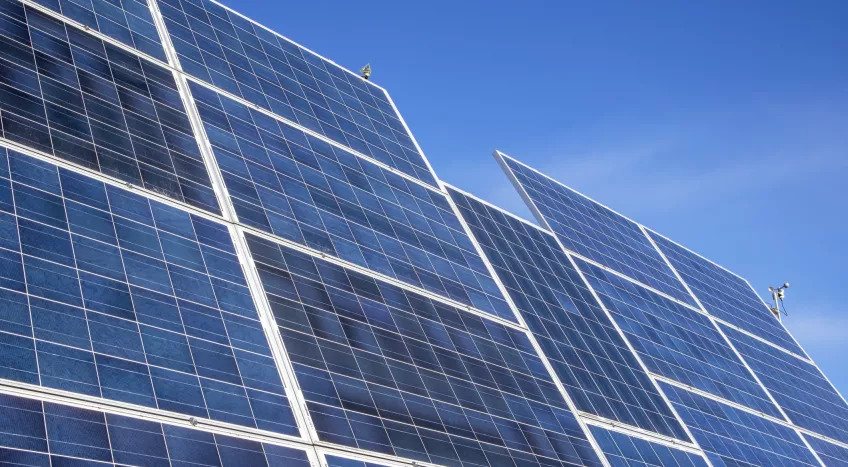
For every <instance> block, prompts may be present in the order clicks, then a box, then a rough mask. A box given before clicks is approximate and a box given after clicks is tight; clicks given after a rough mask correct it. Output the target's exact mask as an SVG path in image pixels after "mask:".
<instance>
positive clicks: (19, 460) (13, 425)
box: [0, 394, 310, 467]
mask: <svg viewBox="0 0 848 467" xmlns="http://www.w3.org/2000/svg"><path fill="white" fill-rule="evenodd" d="M0 463H2V464H3V465H9V466H12V465H15V466H33V467H48V466H54V467H83V466H91V467H95V466H98V465H116V464H117V465H126V466H129V465H133V466H144V467H177V466H188V465H193V466H218V467H284V466H285V467H309V466H310V463H309V460H308V458H307V456H306V452H304V451H302V450H298V449H294V448H289V447H283V446H277V445H274V444H269V443H259V442H256V441H250V440H247V439H241V438H234V437H231V436H225V435H220V434H212V433H208V432H204V431H199V430H194V429H190V428H183V427H179V426H174V425H167V424H162V423H157V422H152V421H147V420H141V419H138V418H131V417H127V416H122V415H115V414H110V413H104V412H100V411H94V410H88V409H82V408H77V407H71V406H67V405H60V404H55V403H51V402H42V401H38V400H34V399H25V398H22V397H16V396H10V395H5V394H0Z"/></svg>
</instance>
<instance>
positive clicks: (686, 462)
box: [591, 426, 707, 467]
mask: <svg viewBox="0 0 848 467" xmlns="http://www.w3.org/2000/svg"><path fill="white" fill-rule="evenodd" d="M591 429H592V435H593V436H594V437H595V439H596V440H597V441H598V445H599V446H600V447H601V450H602V451H603V452H604V455H605V456H606V458H607V460H609V462H610V464H611V465H613V466H615V467H707V463H706V461H704V458H703V457H702V456H701V455H700V454H693V453H691V452H689V451H684V450H682V449H676V448H672V447H668V446H666V445H664V444H658V443H652V442H650V441H647V440H644V439H642V438H635V437H633V436H627V435H625V434H623V433H619V432H617V431H611V430H607V429H604V428H601V427H598V426H593V427H591Z"/></svg>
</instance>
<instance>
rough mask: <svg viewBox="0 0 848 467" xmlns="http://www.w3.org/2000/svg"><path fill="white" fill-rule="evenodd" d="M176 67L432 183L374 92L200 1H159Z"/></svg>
mask: <svg viewBox="0 0 848 467" xmlns="http://www.w3.org/2000/svg"><path fill="white" fill-rule="evenodd" d="M159 7H160V9H161V10H162V15H163V16H164V17H165V23H166V25H167V27H168V33H169V34H170V35H171V40H172V41H173V43H174V48H175V49H176V51H177V55H179V58H180V66H181V67H182V69H183V70H184V71H185V72H186V73H188V74H190V75H192V76H195V77H197V78H198V79H200V80H202V81H205V82H207V83H210V84H213V85H215V86H217V87H218V88H221V89H223V90H225V91H228V92H230V93H232V94H235V95H237V96H239V97H242V98H244V99H245V100H247V101H249V102H251V103H253V104H255V105H258V106H259V107H262V108H264V109H267V110H270V111H272V112H274V113H275V114H277V115H279V116H281V117H284V118H286V119H289V120H291V121H294V122H297V123H299V124H301V125H303V126H304V127H306V128H309V129H310V130H312V131H315V132H316V133H319V134H322V135H324V136H326V137H328V138H330V139H331V140H333V141H336V142H338V143H340V144H343V145H345V146H347V147H349V148H352V149H354V150H355V151H358V152H360V153H362V154H365V155H367V156H370V157H373V158H374V159H377V160H379V161H380V162H383V163H384V164H387V165H389V166H391V167H393V168H395V169H398V170H400V171H401V172H403V173H405V174H408V175H411V176H413V177H415V178H418V179H419V180H422V181H424V182H426V183H429V184H430V185H433V186H436V179H435V177H434V176H433V173H432V172H431V171H430V170H429V169H428V168H427V164H426V162H425V161H424V158H423V157H422V156H421V154H419V153H418V150H417V149H416V148H415V144H414V143H413V141H412V139H411V138H410V137H409V135H408V134H407V132H406V129H405V128H404V127H403V124H402V123H401V121H400V119H399V118H398V115H397V113H396V112H395V110H394V108H393V107H392V105H391V104H390V103H389V100H388V97H387V96H386V94H385V92H383V90H381V89H380V88H378V87H376V86H374V85H372V84H370V83H368V82H366V81H364V80H362V79H360V78H358V77H356V76H354V75H352V74H350V73H348V72H346V71H344V70H342V69H341V68H339V67H338V66H337V65H335V64H333V63H330V62H328V61H326V60H324V59H322V58H319V57H317V56H316V55H314V54H312V53H311V52H308V51H306V50H304V49H302V48H301V47H298V46H297V45H294V44H293V43H291V42H289V41H287V40H286V39H283V38H282V37H280V36H277V35H276V34H274V33H271V32H269V31H268V30H266V29H264V28H262V27H260V26H259V25H256V24H254V23H252V22H250V21H248V20H245V19H244V18H242V17H240V16H238V15H236V14H234V13H232V12H230V11H229V10H227V9H226V8H223V7H221V6H220V5H218V4H216V3H214V2H210V1H208V0H160V1H159Z"/></svg>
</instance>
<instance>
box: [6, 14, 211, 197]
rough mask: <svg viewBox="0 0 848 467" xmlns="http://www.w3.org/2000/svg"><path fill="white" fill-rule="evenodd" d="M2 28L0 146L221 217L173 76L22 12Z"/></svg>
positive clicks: (9, 16)
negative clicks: (18, 147) (0, 140)
mask: <svg viewBox="0 0 848 467" xmlns="http://www.w3.org/2000/svg"><path fill="white" fill-rule="evenodd" d="M131 1H134V0H127V2H131ZM98 3H106V2H102V1H101V2H98ZM0 23H2V24H0V27H2V28H3V30H4V31H6V30H8V31H13V32H14V33H12V34H4V35H3V36H2V38H0V41H2V45H0V75H2V76H4V77H5V79H3V81H2V83H0V91H2V92H0V110H2V113H0V120H2V135H3V137H5V138H7V139H9V140H12V141H14V142H16V143H19V144H22V145H24V146H27V147H31V148H33V149H36V150H38V151H42V152H45V153H48V154H52V155H54V156H56V157H58V158H60V159H63V160H65V161H68V162H71V163H74V164H77V165H80V166H83V167H85V168H87V169H90V170H96V171H99V172H101V173H103V174H105V175H109V176H112V177H116V178H118V179H120V180H122V181H125V182H128V183H132V184H134V185H138V186H141V187H144V188H146V189H148V190H151V191H154V192H156V193H159V194H162V195H165V196H168V197H170V198H173V199H175V200H178V201H182V202H186V203H188V204H191V205H193V206H196V207H199V208H202V209H207V210H210V211H212V212H215V213H220V209H219V208H218V202H217V200H216V198H215V194H214V192H213V191H212V185H211V183H210V181H209V174H208V173H207V172H206V166H205V165H204V163H203V159H202V157H201V155H200V149H199V147H198V146H197V142H196V139H195V137H194V133H192V129H191V125H190V124H189V120H188V117H187V116H186V114H185V111H184V109H183V106H182V100H181V98H180V95H179V93H178V92H177V88H176V85H175V83H174V77H173V74H172V73H171V71H169V70H167V69H166V68H162V67H159V66H158V65H154V64H153V62H150V61H147V60H144V59H140V58H139V57H138V56H136V55H133V54H131V53H129V52H126V51H124V50H122V49H120V48H118V47H116V46H113V45H110V44H108V43H105V42H103V41H100V40H99V39H96V38H94V37H93V36H90V35H88V34H87V33H85V32H82V31H80V30H77V29H75V28H73V27H71V26H67V27H66V26H65V24H64V23H61V22H59V21H57V20H55V19H53V18H51V17H48V16H46V15H44V14H42V13H40V12H38V11H36V10H35V9H33V8H31V7H24V6H23V4H21V3H19V2H13V1H6V2H2V4H0Z"/></svg>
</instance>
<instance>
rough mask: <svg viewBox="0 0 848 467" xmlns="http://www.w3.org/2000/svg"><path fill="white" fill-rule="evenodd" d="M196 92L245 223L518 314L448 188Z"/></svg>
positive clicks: (481, 305)
mask: <svg viewBox="0 0 848 467" xmlns="http://www.w3.org/2000/svg"><path fill="white" fill-rule="evenodd" d="M191 90H192V94H193V95H194V98H195V101H197V102H198V104H197V105H198V109H199V111H200V115H201V119H202V120H203V123H204V127H205V128H206V133H207V135H208V137H209V140H210V142H211V143H212V148H213V152H214V153H215V158H216V159H217V161H218V165H219V167H221V170H222V171H223V175H224V181H225V183H226V185H227V189H228V191H229V193H230V196H231V198H232V200H233V204H234V206H235V208H236V213H237V215H238V217H239V220H240V221H241V222H242V223H244V224H246V225H250V226H253V227H256V228H259V229H261V230H264V231H266V232H269V233H272V234H275V235H277V236H280V237H283V238H285V239H287V240H291V241H294V242H298V243H302V244H304V245H306V246H309V247H310V248H313V249H316V250H319V251H321V252H324V253H327V254H329V255H332V256H336V257H338V258H341V259H344V260H347V261H350V262H352V263H354V264H357V265H359V266H363V267H366V268H368V269H371V270H373V271H376V272H379V273H382V274H385V275H387V276H390V277H394V278H396V279H399V280H401V281H404V282H407V283H410V284H412V285H415V286H418V287H421V288H423V289H426V290H428V291H431V292H434V293H437V294H440V295H442V296H445V297H449V298H451V299H454V300H456V301H459V302H461V303H464V304H468V305H472V306H474V307H475V308H477V309H480V310H483V311H487V312H489V313H493V314H496V315H498V316H500V317H502V318H506V319H509V320H513V321H514V320H515V316H514V315H513V313H512V311H511V310H510V308H509V306H507V304H506V302H505V301H504V300H503V298H502V297H501V295H500V291H499V290H498V288H497V285H495V282H494V281H493V280H492V278H491V276H490V275H489V272H488V271H487V269H486V266H485V265H484V264H483V261H482V260H481V259H480V256H479V255H478V254H477V250H476V249H475V248H474V245H473V244H472V243H471V241H470V240H469V239H468V235H467V234H466V233H465V230H464V229H463V227H462V225H461V224H460V223H459V220H458V219H457V217H456V215H455V214H454V212H453V210H452V209H451V206H450V205H449V204H448V201H447V198H446V197H445V195H444V194H443V193H441V192H437V191H434V190H429V189H427V188H424V187H423V186H421V185H418V184H416V183H414V182H411V181H409V180H407V179H405V178H403V177H401V176H399V175H397V174H395V173H392V172H390V171H388V170H384V169H382V168H380V167H379V166H378V165H376V164H372V163H370V162H368V161H366V160H365V159H362V158H360V157H357V156H355V155H354V154H353V153H350V152H347V151H344V150H341V149H338V148H336V147H333V146H331V145H329V144H327V143H325V142H323V141H321V140H319V139H317V138H314V137H311V136H309V135H307V134H306V133H303V132H302V131H300V130H298V129H296V128H294V127H291V126H289V125H287V124H285V123H283V122H281V121H279V120H275V119H273V118H271V117H268V116H267V115H264V114H262V113H260V112H257V111H255V110H250V108H248V107H247V106H245V105H242V104H240V103H238V102H236V101H233V100H231V99H229V98H227V97H224V96H221V95H219V94H218V93H216V92H214V91H211V90H209V89H208V88H205V87H203V86H200V85H197V84H193V85H192V86H191Z"/></svg>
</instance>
